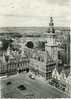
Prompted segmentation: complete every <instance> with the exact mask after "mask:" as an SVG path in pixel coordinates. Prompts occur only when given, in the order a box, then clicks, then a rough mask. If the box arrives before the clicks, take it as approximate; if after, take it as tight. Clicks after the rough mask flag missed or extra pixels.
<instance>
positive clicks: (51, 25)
mask: <svg viewBox="0 0 71 99" xmlns="http://www.w3.org/2000/svg"><path fill="white" fill-rule="evenodd" d="M48 33H55V29H54V22H53V18H52V17H50V22H49V28H48Z"/></svg>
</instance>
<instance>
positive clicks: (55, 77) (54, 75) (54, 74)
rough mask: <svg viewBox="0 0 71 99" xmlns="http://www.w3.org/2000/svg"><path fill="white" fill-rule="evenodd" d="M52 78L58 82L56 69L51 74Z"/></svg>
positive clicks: (58, 77) (58, 76)
mask: <svg viewBox="0 0 71 99" xmlns="http://www.w3.org/2000/svg"><path fill="white" fill-rule="evenodd" d="M52 78H54V79H57V80H60V75H59V73H58V71H57V69H56V68H55V69H54V70H53V72H52Z"/></svg>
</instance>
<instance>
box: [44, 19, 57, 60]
mask: <svg viewBox="0 0 71 99" xmlns="http://www.w3.org/2000/svg"><path fill="white" fill-rule="evenodd" d="M45 50H46V51H48V52H49V55H50V56H51V58H52V59H53V60H54V61H57V60H58V51H57V50H58V45H57V44H56V33H55V28H54V23H53V18H52V17H50V22H49V27H48V32H47V43H46V44H45Z"/></svg>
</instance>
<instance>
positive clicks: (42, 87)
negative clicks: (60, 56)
mask: <svg viewBox="0 0 71 99" xmlns="http://www.w3.org/2000/svg"><path fill="white" fill-rule="evenodd" d="M7 82H11V84H10V85H7ZM19 85H24V86H25V87H26V90H20V89H18V86H19ZM1 86H2V88H1V97H2V98H24V97H35V98H68V96H67V95H65V94H64V93H63V92H61V91H59V90H57V89H55V88H53V87H51V86H50V85H49V84H48V83H47V81H43V80H41V79H38V78H37V77H36V78H35V79H31V78H29V77H28V75H27V74H25V73H22V74H20V75H15V76H12V77H11V76H9V77H8V78H5V79H3V80H2V81H1Z"/></svg>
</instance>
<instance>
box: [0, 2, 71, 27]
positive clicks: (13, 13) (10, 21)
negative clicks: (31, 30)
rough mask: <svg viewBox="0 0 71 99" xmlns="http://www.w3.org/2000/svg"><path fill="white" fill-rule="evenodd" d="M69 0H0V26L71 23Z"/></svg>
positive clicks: (62, 24) (60, 24) (68, 24)
mask: <svg viewBox="0 0 71 99" xmlns="http://www.w3.org/2000/svg"><path fill="white" fill-rule="evenodd" d="M70 9H71V0H0V27H7V26H9V27H11V26H15V27H23V26H25V27H26V26H27V27H28V26H30V27H31V26H48V23H49V18H50V16H52V17H53V19H54V23H55V26H70V25H71V11H70Z"/></svg>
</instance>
